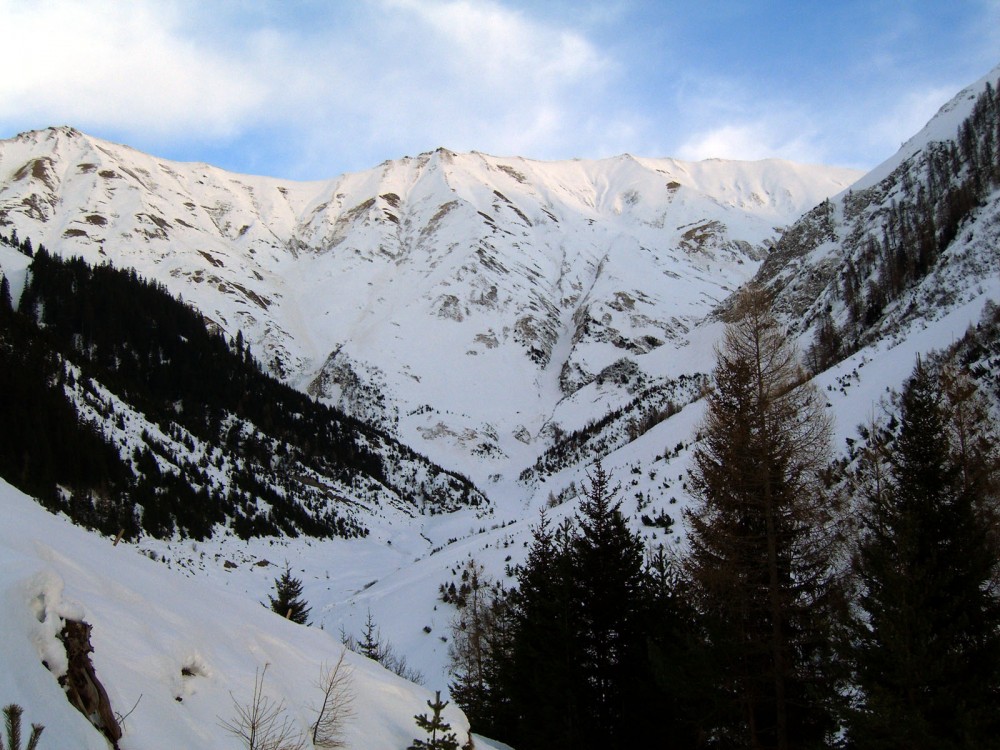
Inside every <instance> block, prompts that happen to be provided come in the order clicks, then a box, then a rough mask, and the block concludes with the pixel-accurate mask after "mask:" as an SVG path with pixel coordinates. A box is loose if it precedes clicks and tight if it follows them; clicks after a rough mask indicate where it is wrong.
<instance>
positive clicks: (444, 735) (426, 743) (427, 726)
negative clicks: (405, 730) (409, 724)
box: [407, 690, 458, 750]
mask: <svg viewBox="0 0 1000 750" xmlns="http://www.w3.org/2000/svg"><path fill="white" fill-rule="evenodd" d="M447 705H448V701H442V700H441V691H440V690H438V691H436V692H435V693H434V701H433V702H431V701H427V706H428V708H430V709H431V712H432V713H431V715H430V716H428V715H427V714H417V715H416V716H414V717H413V718H414V719H415V720H416V722H417V726H418V727H420V728H421V729H423V730H424V731H425V732H426V733H427V734H428V735H429V737H428V738H427V739H426V740H422V739H415V740H413V744H412V745H410V746H409V747H408V748H407V750H458V737H457V736H456V735H455V733H454V732H453V731H451V724H449V723H448V722H446V721H445V720H444V718H443V717H442V716H441V712H442V711H444V709H445V706H447Z"/></svg>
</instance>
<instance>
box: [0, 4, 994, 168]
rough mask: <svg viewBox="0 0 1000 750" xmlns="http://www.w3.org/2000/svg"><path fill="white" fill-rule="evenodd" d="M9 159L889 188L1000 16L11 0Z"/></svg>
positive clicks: (980, 60) (7, 8)
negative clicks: (639, 167)
mask: <svg viewBox="0 0 1000 750" xmlns="http://www.w3.org/2000/svg"><path fill="white" fill-rule="evenodd" d="M0 28H2V29H3V38H4V44H3V49H4V58H5V60H6V65H4V69H5V70H6V71H7V72H6V73H5V74H4V75H3V76H0V137H3V138H7V137H11V136H13V135H15V134H17V133H19V132H22V131H24V130H31V129H37V128H44V127H47V126H49V125H64V124H65V125H73V126H74V127H77V128H79V129H81V130H83V131H85V132H87V133H90V134H92V135H95V136H98V137H101V138H106V139H109V140H113V141H116V142H120V143H127V144H128V145H131V146H134V147H135V148H138V149H140V150H142V151H147V152H150V153H153V154H156V155H158V156H161V157H165V158H169V159H177V160H185V161H207V162H209V163H212V164H216V165H218V166H220V167H223V168H225V169H230V170H233V171H238V172H245V173H252V174H267V175H273V176H279V177H285V178H290V179H324V178H328V177H333V176H335V175H337V174H340V173H342V172H346V171H356V170H361V169H367V168H369V167H373V166H375V165H377V164H379V163H380V162H382V161H384V160H386V159H394V158H398V157H401V156H405V155H415V154H418V153H420V152H423V151H429V150H431V149H434V148H436V147H438V146H445V147H447V148H450V149H452V150H455V151H471V150H477V151H483V152H486V153H491V154H496V155H521V156H527V157H532V158H538V159H565V158H572V157H583V158H599V157H604V156H611V155H615V154H619V153H624V152H629V153H633V154H636V155H641V156H674V157H678V158H684V159H702V158H709V157H720V158H741V159H758V158H764V157H767V156H779V157H783V158H787V159H792V160H796V161H804V162H812V163H827V164H837V165H842V166H851V167H859V168H868V167H872V166H874V165H875V164H877V163H879V162H880V161H882V160H883V159H885V158H887V157H888V156H890V155H891V154H892V153H893V152H894V151H895V150H896V149H897V148H898V147H899V144H900V143H901V142H902V141H904V140H905V139H906V138H908V137H909V136H911V135H913V134H914V133H915V132H916V131H917V130H918V129H919V128H920V127H921V126H922V125H923V124H924V123H925V122H926V121H927V119H929V117H930V116H931V115H932V114H933V113H934V112H935V111H936V110H937V108H938V107H939V106H940V105H941V104H943V103H944V102H945V101H947V99H949V98H950V97H951V96H952V95H954V94H955V93H956V92H957V91H958V90H959V89H961V88H962V87H963V86H965V85H967V84H969V83H971V82H973V81H974V80H977V79H978V78H980V77H981V76H983V75H984V74H985V73H987V72H988V71H989V70H990V69H991V68H993V67H994V66H996V65H997V64H998V63H1000V0H948V1H945V0H936V1H929V2H920V1H916V0H914V1H913V2H902V1H887V2H879V1H878V0H871V1H869V2H856V1H855V0H827V1H826V2H818V1H815V0H797V1H795V2H792V1H782V0H770V1H766V0H743V1H742V2H739V1H737V0H732V1H730V2H723V1H722V0H684V1H681V0H677V1H674V0H662V1H661V2H655V1H653V0H645V1H643V0H621V1H616V0H604V1H603V2H588V0H573V1H570V0H550V1H548V2H544V1H536V2H527V1H524V2H522V1H521V0H301V1H296V0H284V1H283V2H278V1H273V2H272V1H269V0H241V1H240V2H237V1H236V0H210V1H209V2H205V0H76V1H72V2H71V1H70V0H0Z"/></svg>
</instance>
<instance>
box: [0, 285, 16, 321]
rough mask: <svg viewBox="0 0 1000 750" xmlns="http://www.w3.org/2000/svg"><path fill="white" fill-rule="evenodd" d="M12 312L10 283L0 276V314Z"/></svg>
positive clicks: (12, 303) (12, 302)
mask: <svg viewBox="0 0 1000 750" xmlns="http://www.w3.org/2000/svg"><path fill="white" fill-rule="evenodd" d="M13 310H14V301H13V300H12V299H11V296H10V282H9V281H7V277H6V276H0V314H3V313H9V312H12V311H13Z"/></svg>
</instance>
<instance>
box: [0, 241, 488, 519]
mask: <svg viewBox="0 0 1000 750" xmlns="http://www.w3.org/2000/svg"><path fill="white" fill-rule="evenodd" d="M4 244H7V245H12V246H16V247H17V248H18V249H19V250H21V251H22V252H25V253H29V254H31V253H32V252H33V248H32V246H31V242H30V240H19V239H18V238H17V237H16V236H14V237H9V238H5V239H4ZM33 255H34V259H33V261H32V263H31V266H30V272H29V275H28V280H27V283H26V284H25V287H24V290H23V293H22V295H21V297H20V303H19V305H18V306H17V309H16V310H15V308H14V306H13V304H12V300H11V299H10V293H9V284H8V285H5V287H4V288H5V289H6V290H7V292H6V296H5V297H4V299H3V303H2V307H3V310H2V312H0V319H2V329H0V336H2V342H3V346H2V348H0V358H2V367H0V378H2V383H0V399H3V401H4V410H3V411H4V414H5V415H7V419H6V425H5V429H4V430H3V434H2V437H0V440H2V441H3V446H2V450H0V470H2V472H3V476H4V478H6V479H8V481H10V482H11V483H13V484H15V485H16V486H18V487H20V488H21V489H24V490H25V491H27V492H30V493H32V494H34V495H37V496H38V497H39V498H41V499H42V500H43V502H45V503H46V504H47V505H48V506H49V507H50V508H53V509H59V510H63V511H66V512H67V513H69V514H70V515H71V516H72V517H73V518H74V519H76V520H78V521H79V522H81V523H84V524H86V525H89V526H91V527H94V528H98V529H100V530H102V531H104V532H106V533H117V532H119V531H123V532H124V535H125V536H126V537H132V536H135V535H136V534H138V533H140V530H141V531H142V532H144V533H146V534H150V535H152V536H158V537H169V536H170V535H172V534H173V533H174V532H178V533H180V534H181V535H182V536H191V537H194V538H204V537H207V536H209V535H210V534H212V533H213V529H215V528H216V527H226V528H228V529H229V530H231V531H232V532H233V533H235V534H237V535H239V536H241V537H248V536H259V535H270V534H283V535H289V536H296V535H298V534H306V535H310V536H319V537H328V536H334V535H336V536H348V537H349V536H357V535H363V534H365V533H366V530H365V524H364V519H363V516H364V514H365V512H377V510H378V508H379V506H380V505H382V504H392V505H394V506H396V507H397V508H399V509H401V510H403V511H404V512H419V511H423V510H430V511H434V510H447V509H453V508H455V507H459V506H461V505H464V504H472V505H478V504H480V503H482V502H484V498H483V497H482V495H481V494H480V493H479V492H478V491H477V490H476V489H475V488H474V487H472V486H471V485H470V484H469V482H468V481H467V480H465V479H463V478H462V477H459V476H457V475H454V474H451V473H448V472H445V471H443V470H441V469H439V468H438V467H436V466H433V465H432V464H430V463H429V462H428V461H426V460H425V459H423V458H422V457H420V456H418V455H417V454H415V453H413V452H412V451H411V450H410V449H408V448H406V447H405V446H402V445H400V444H398V443H396V442H394V441H392V440H391V439H389V438H386V437H385V436H383V435H381V434H379V433H378V432H376V431H375V430H373V429H371V428H370V427H366V426H364V425H363V424H361V423H360V422H358V421H357V420H354V419H352V418H350V417H347V416H345V415H343V414H341V413H339V412H337V411H336V410H334V409H332V408H330V407H328V406H325V405H323V404H320V403H317V402H316V401H314V400H312V399H311V398H310V397H308V396H306V395H305V394H302V393H300V392H298V391H295V390H293V389H292V388H290V387H288V386H285V385H283V384H281V383H280V382H278V381H277V380H275V379H274V378H272V377H270V376H268V375H266V374H264V373H263V372H262V370H261V368H260V367H259V366H258V364H257V362H256V361H255V359H254V358H253V356H252V353H251V352H250V350H249V349H248V347H246V346H245V345H244V343H243V340H242V336H237V338H236V340H235V341H227V340H226V339H225V337H224V336H223V335H222V334H220V333H218V332H214V331H212V330H210V329H209V328H208V327H207V326H206V324H205V321H204V320H203V319H202V317H201V316H200V315H199V314H198V313H197V312H195V311H194V310H192V309H191V308H189V307H187V306H185V305H184V304H181V303H179V302H178V301H177V300H175V299H173V298H172V297H171V296H170V295H169V294H168V293H167V292H166V290H165V289H164V288H163V287H162V286H161V285H158V284H154V283H149V282H146V281H143V280H142V279H140V278H139V277H138V276H137V275H136V272H135V271H134V270H130V271H125V270H120V269H116V268H114V267H112V266H110V265H104V266H98V267H96V268H93V267H91V266H89V265H88V264H87V263H85V262H84V261H82V260H80V259H78V258H72V259H68V260H64V259H60V258H58V257H56V256H54V255H52V254H50V253H49V252H48V251H46V250H45V248H44V247H39V249H38V251H37V252H34V253H33Z"/></svg>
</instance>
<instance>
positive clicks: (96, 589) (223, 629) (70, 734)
mask: <svg viewBox="0 0 1000 750" xmlns="http://www.w3.org/2000/svg"><path fill="white" fill-rule="evenodd" d="M0 513H2V515H3V517H4V519H5V522H4V524H3V525H2V526H0V597H2V602H3V606H2V607H0V632H2V633H3V634H4V649H3V661H2V664H3V669H0V701H2V702H3V704H4V705H6V704H7V703H11V702H14V703H18V704H19V705H21V706H22V707H23V708H24V709H25V714H24V723H25V726H26V725H27V723H28V722H37V723H41V724H44V725H45V727H46V728H45V731H44V733H43V735H42V741H41V747H46V748H70V747H72V748H80V749H81V750H83V749H84V748H92V749H93V750H98V749H99V748H100V749H103V748H106V747H107V746H108V745H107V743H106V741H105V739H104V738H103V736H101V735H99V734H98V732H97V731H96V730H95V729H94V728H93V727H92V726H91V725H90V724H89V723H88V722H87V721H86V720H85V719H84V718H83V717H82V716H81V714H80V713H78V712H77V711H76V709H74V708H73V707H71V706H70V704H69V703H68V702H67V701H66V699H65V697H64V695H63V694H62V690H61V688H60V687H59V685H58V684H57V682H56V675H55V674H54V673H53V672H59V671H60V670H61V669H64V662H65V651H64V650H63V648H62V645H61V643H60V642H59V641H58V640H57V639H56V638H55V633H56V632H58V630H59V629H60V628H61V624H62V618H67V617H68V618H72V619H79V618H83V619H84V620H85V621H86V622H89V623H90V624H91V625H92V626H93V633H92V643H93V646H94V653H93V655H92V659H93V662H94V665H95V668H96V672H97V676H98V678H99V679H100V680H101V681H102V683H103V684H104V686H105V688H106V689H107V691H108V695H109V698H110V700H111V704H112V707H113V709H114V710H115V711H116V712H117V713H119V714H122V715H124V714H126V713H128V712H129V710H130V709H132V708H133V706H134V710H132V711H131V713H130V714H129V715H128V718H127V719H126V721H125V732H124V736H123V738H122V740H121V742H120V744H121V747H122V748H123V749H127V750H156V749H158V748H163V750H167V749H168V748H169V749H170V750H199V749H201V748H217V749H218V750H224V749H225V748H234V749H235V748H238V747H241V746H242V745H241V744H240V743H239V742H238V741H237V740H236V739H235V738H233V737H231V736H230V735H229V734H227V732H226V731H225V729H224V728H223V727H222V726H221V725H220V722H221V721H231V720H232V719H233V715H234V714H233V699H234V698H236V699H237V700H239V701H241V702H244V701H246V700H247V699H248V698H249V694H250V691H251V690H252V687H253V681H254V675H255V670H258V669H262V668H263V667H264V666H265V665H267V667H268V669H267V673H266V682H265V689H266V692H267V693H268V694H269V695H271V696H272V697H273V698H275V699H276V700H281V699H283V700H284V701H285V702H286V705H287V706H288V711H289V716H290V717H291V718H292V719H293V720H294V721H295V722H296V723H297V724H299V725H301V726H306V725H307V723H308V721H309V717H310V715H311V714H310V708H309V707H310V706H312V705H315V704H316V701H317V698H318V694H317V690H316V688H315V687H314V686H313V682H314V681H315V680H316V679H317V678H318V677H319V673H320V667H321V665H322V664H324V663H326V664H331V663H334V662H336V660H337V659H338V657H339V656H340V653H341V650H342V647H341V646H340V644H339V642H338V641H337V640H336V639H335V638H333V637H332V636H331V635H330V634H329V633H326V632H323V631H322V630H319V629H318V628H304V627H302V626H297V625H295V624H293V623H290V622H288V621H286V620H284V619H282V618H280V617H278V616H277V615H274V614H272V613H271V612H270V611H269V610H266V609H264V608H263V607H262V606H260V605H259V604H257V603H256V602H254V601H252V600H248V599H247V598H245V597H243V596H236V595H233V594H230V593H227V592H224V591H220V590H218V589H217V588H215V587H214V586H212V585H210V584H207V583H204V582H200V581H193V580H189V579H186V578H184V577H182V576H180V575H178V574H177V573H175V572H171V571H169V570H167V569H166V568H164V567H163V566H162V565H160V564H157V563H154V562H152V561H151V560H148V559H146V558H145V557H144V556H142V555H140V554H138V553H137V552H136V550H135V549H133V548H131V547H128V546H118V547H114V546H112V544H111V543H110V542H109V541H107V540H102V539H97V538H94V537H92V536H91V535H89V534H87V533H85V532H83V531H81V530H80V529H78V528H76V527H73V526H71V525H69V524H68V523H66V522H64V521H62V520H61V519H58V518H56V517H54V516H51V515H49V514H48V513H46V512H45V511H43V510H42V509H40V508H39V507H38V506H37V505H36V504H35V503H34V502H33V501H32V500H31V499H30V498H27V497H25V496H24V495H22V494H21V493H19V492H17V491H16V490H14V489H12V488H11V487H10V486H9V485H7V484H5V483H0ZM43 660H45V661H46V662H47V664H48V665H49V667H50V668H51V669H52V670H53V671H52V672H50V671H49V669H46V667H45V666H43V664H42V661H43ZM346 664H347V665H348V667H349V669H350V673H351V684H352V693H353V696H354V698H353V703H352V709H353V712H354V717H353V718H352V719H351V720H350V721H349V722H348V724H347V726H346V728H345V736H344V739H345V740H346V741H347V742H346V746H347V747H350V748H357V749H358V750H379V749H384V750H398V748H401V747H405V746H406V745H407V744H408V743H409V742H411V741H412V739H413V738H414V737H418V736H421V734H420V732H419V730H417V728H416V725H415V724H414V722H413V716H414V715H415V714H418V713H424V712H426V711H427V706H426V700H427V699H428V697H433V693H431V692H429V691H428V690H425V689H421V688H419V687H417V686H415V685H413V684H412V683H408V682H406V681H404V680H402V679H400V678H398V677H396V676H395V675H393V674H391V673H389V672H386V671H385V670H383V669H382V668H381V667H379V666H378V665H376V664H374V663H373V662H370V661H368V660H367V659H364V658H362V657H359V656H356V655H355V654H352V653H348V654H347V657H346ZM182 670H183V671H182ZM445 718H446V719H447V720H448V721H449V722H450V723H451V724H452V727H453V728H454V729H455V730H457V731H458V733H459V736H460V737H461V738H462V739H463V741H464V739H465V737H467V731H468V722H467V721H466V720H465V718H464V716H463V715H462V714H461V712H460V711H458V710H457V709H455V708H454V707H452V706H449V707H448V708H447V709H446V710H445ZM477 747H480V748H484V747H486V748H488V747H490V745H488V744H487V743H485V742H484V741H477Z"/></svg>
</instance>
